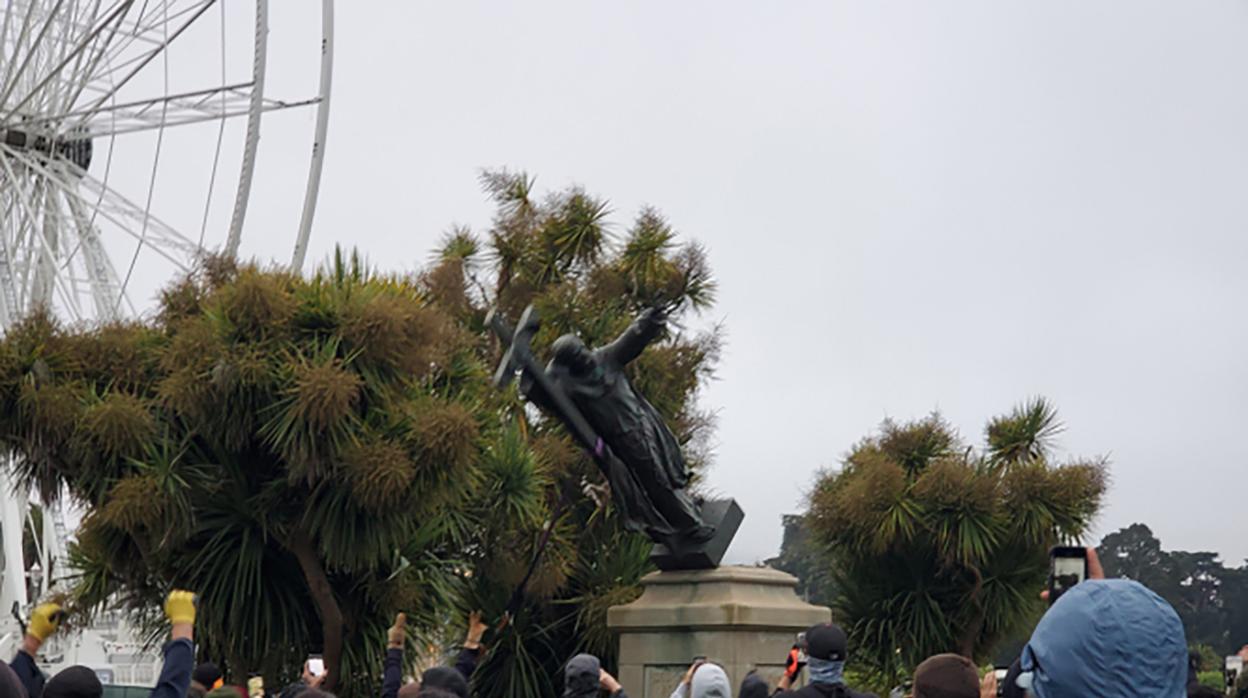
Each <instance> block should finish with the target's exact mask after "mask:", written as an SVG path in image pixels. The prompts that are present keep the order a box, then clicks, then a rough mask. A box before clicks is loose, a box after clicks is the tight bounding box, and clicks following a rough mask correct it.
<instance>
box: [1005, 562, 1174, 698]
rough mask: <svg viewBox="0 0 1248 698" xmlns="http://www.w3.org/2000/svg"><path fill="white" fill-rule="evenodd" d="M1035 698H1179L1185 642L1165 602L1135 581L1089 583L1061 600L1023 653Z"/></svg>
mask: <svg viewBox="0 0 1248 698" xmlns="http://www.w3.org/2000/svg"><path fill="white" fill-rule="evenodd" d="M1022 663H1023V671H1024V672H1032V676H1031V691H1032V693H1034V694H1035V695H1036V696H1038V697H1039V698H1084V697H1086V696H1097V697H1098V698H1184V696H1186V695H1187V640H1186V638H1185V636H1184V633H1183V622H1182V621H1180V620H1179V615H1178V614H1177V613H1175V612H1174V609H1173V608H1171V607H1170V604H1168V603H1166V601H1165V600H1164V599H1162V598H1161V597H1160V596H1158V595H1157V594H1154V593H1153V592H1151V591H1149V590H1148V588H1147V587H1145V586H1144V585H1142V584H1140V583H1139V582H1133V581H1130V580H1126V579H1105V580H1091V581H1087V582H1084V583H1082V584H1079V585H1078V586H1076V587H1074V588H1073V589H1071V590H1070V591H1068V592H1066V593H1065V594H1063V595H1062V598H1060V599H1058V601H1057V603H1055V604H1053V608H1051V609H1049V612H1048V613H1046V614H1045V615H1044V618H1042V619H1041V620H1040V624H1039V625H1037V626H1036V630H1035V632H1034V633H1032V635H1031V641H1030V642H1028V643H1027V647H1026V648H1024V649H1023V658H1022Z"/></svg>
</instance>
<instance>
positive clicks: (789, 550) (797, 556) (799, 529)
mask: <svg viewBox="0 0 1248 698" xmlns="http://www.w3.org/2000/svg"><path fill="white" fill-rule="evenodd" d="M783 522H784V537H783V538H782V539H781V540H780V554H779V555H777V556H776V557H773V558H771V559H769V560H764V561H763V564H764V565H766V566H767V567H771V568H772V569H777V570H780V571H781V572H788V573H789V574H791V575H793V576H794V577H797V593H798V595H799V596H801V597H802V598H804V599H805V600H807V601H809V602H810V603H813V604H816V605H820V606H830V605H832V603H833V602H834V601H835V599H836V586H835V581H834V580H833V578H832V570H833V568H834V564H833V561H832V552H831V550H829V549H828V548H827V547H826V546H825V545H822V544H820V543H819V542H818V541H817V540H816V539H815V538H814V537H813V536H812V535H811V531H810V527H809V526H808V525H807V517H806V515H803V514H787V515H785V516H784V518H783Z"/></svg>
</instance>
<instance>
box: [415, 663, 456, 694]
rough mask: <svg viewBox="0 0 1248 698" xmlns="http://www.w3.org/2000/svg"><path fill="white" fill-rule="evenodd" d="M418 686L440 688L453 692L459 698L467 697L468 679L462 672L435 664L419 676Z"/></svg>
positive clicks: (422, 688)
mask: <svg viewBox="0 0 1248 698" xmlns="http://www.w3.org/2000/svg"><path fill="white" fill-rule="evenodd" d="M420 688H421V690H422V691H423V690H424V689H426V688H440V689H442V690H443V691H446V692H447V693H454V694H455V695H457V696H459V698H468V681H467V679H465V678H464V676H463V674H461V673H459V672H458V671H456V670H454V669H452V668H450V667H445V666H435V667H434V668H432V669H429V670H427V671H425V673H424V674H423V675H422V676H421V677H420Z"/></svg>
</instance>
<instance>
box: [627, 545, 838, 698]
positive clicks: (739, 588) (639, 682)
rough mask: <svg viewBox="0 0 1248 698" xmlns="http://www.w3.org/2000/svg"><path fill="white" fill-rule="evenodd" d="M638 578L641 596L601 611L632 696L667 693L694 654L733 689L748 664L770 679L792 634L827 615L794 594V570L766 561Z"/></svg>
mask: <svg viewBox="0 0 1248 698" xmlns="http://www.w3.org/2000/svg"><path fill="white" fill-rule="evenodd" d="M641 583H642V585H643V586H644V587H645V591H644V592H643V593H642V595H641V598H639V599H637V600H636V601H634V602H633V603H630V604H626V605H624V606H616V607H615V608H612V609H611V610H610V611H608V613H607V625H609V626H610V627H611V628H612V629H613V630H615V631H616V632H617V633H619V636H620V675H619V677H618V678H619V680H620V683H621V684H623V686H624V688H625V690H627V691H628V694H629V696H631V697H632V698H668V696H670V695H671V693H672V690H673V689H675V688H676V685H677V684H678V683H680V678H681V676H683V675H684V672H685V670H686V669H688V668H689V664H690V662H691V661H692V660H693V658H694V657H697V656H705V657H707V658H708V659H710V660H711V661H714V662H716V663H718V664H720V665H721V666H723V667H724V669H725V670H726V671H727V672H728V677H729V678H730V679H731V680H732V682H733V691H734V693H735V692H736V690H737V687H738V686H739V685H740V683H741V680H742V679H743V678H745V675H746V673H747V672H749V671H750V670H751V669H757V670H758V672H759V673H760V674H762V675H763V676H764V677H765V678H766V679H767V681H768V683H770V684H771V685H773V686H774V685H775V681H776V680H777V679H779V678H780V674H781V672H782V671H783V670H784V658H785V655H786V654H787V653H788V651H789V648H790V647H792V646H793V641H794V639H795V638H796V636H797V633H800V632H802V631H803V630H806V629H807V628H809V627H810V626H812V625H814V624H815V623H827V622H829V621H831V619H832V612H831V611H830V610H828V609H827V608H823V607H820V606H812V605H810V604H808V603H806V602H804V601H802V600H801V599H799V598H797V594H796V593H794V588H795V587H796V586H797V580H796V579H795V578H794V577H792V576H791V575H788V574H785V573H784V572H779V571H777V570H773V569H769V568H765V567H719V568H716V569H709V570H696V571H682V572H655V573H652V574H649V575H646V577H645V578H643V579H642V580H641Z"/></svg>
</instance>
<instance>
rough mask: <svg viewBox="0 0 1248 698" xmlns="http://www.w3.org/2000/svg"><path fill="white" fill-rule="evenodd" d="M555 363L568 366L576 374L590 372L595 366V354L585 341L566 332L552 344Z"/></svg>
mask: <svg viewBox="0 0 1248 698" xmlns="http://www.w3.org/2000/svg"><path fill="white" fill-rule="evenodd" d="M550 348H551V350H552V351H553V352H554V359H555V363H557V364H559V365H561V366H566V367H567V368H568V370H570V371H571V372H572V373H574V374H584V373H589V372H590V371H591V370H593V368H594V355H593V353H592V352H590V350H589V347H586V346H585V342H582V341H581V338H580V337H577V336H576V335H574V334H565V335H563V336H562V337H560V338H559V339H556V340H555V343H554V344H552V345H550Z"/></svg>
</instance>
